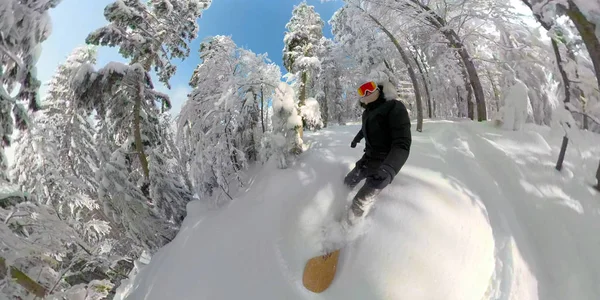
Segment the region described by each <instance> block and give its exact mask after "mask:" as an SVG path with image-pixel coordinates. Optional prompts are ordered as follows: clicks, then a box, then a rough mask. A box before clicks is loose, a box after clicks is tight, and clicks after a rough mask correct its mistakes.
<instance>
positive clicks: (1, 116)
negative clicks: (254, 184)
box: [0, 0, 61, 181]
mask: <svg viewBox="0 0 600 300" xmlns="http://www.w3.org/2000/svg"><path fill="white" fill-rule="evenodd" d="M60 2H61V0H2V1H0V180H4V181H5V180H7V179H8V174H7V168H8V162H7V159H6V157H5V155H4V148H5V147H9V146H10V144H11V136H12V134H13V126H14V125H15V124H16V126H17V128H18V129H20V130H24V129H26V128H27V126H28V124H29V121H28V118H27V109H26V108H25V107H24V106H23V105H22V104H23V103H22V102H24V103H27V106H28V109H29V110H31V111H34V112H35V111H37V110H38V109H39V102H38V101H39V99H38V98H39V96H38V89H39V87H40V81H39V80H38V79H37V75H36V74H37V71H36V67H35V65H36V63H37V60H38V57H39V55H40V45H41V43H42V42H43V41H45V40H46V39H47V38H48V36H50V34H51V24H50V23H51V20H50V15H49V13H48V10H50V9H51V8H54V7H56V6H57V5H58V4H59V3H60ZM17 85H18V86H19V90H18V91H17V93H16V95H13V92H14V89H15V87H16V86H17ZM20 101H22V102H20ZM13 114H14V116H15V119H14V120H13Z"/></svg>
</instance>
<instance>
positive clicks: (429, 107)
mask: <svg viewBox="0 0 600 300" xmlns="http://www.w3.org/2000/svg"><path fill="white" fill-rule="evenodd" d="M415 52H417V49H415ZM413 59H414V61H415V64H416V65H417V68H418V69H419V73H420V74H421V79H422V80H423V86H424V87H425V94H426V95H427V115H428V116H429V118H430V119H431V118H433V114H432V110H431V94H429V85H428V84H427V78H426V77H425V74H424V73H423V68H424V67H423V68H421V65H420V64H419V61H418V60H417V57H416V56H414V55H413Z"/></svg>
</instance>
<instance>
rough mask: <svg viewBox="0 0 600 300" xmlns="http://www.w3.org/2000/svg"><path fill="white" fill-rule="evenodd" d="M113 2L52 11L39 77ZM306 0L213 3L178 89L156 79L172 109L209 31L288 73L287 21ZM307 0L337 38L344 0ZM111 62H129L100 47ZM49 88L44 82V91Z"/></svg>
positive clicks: (83, 2) (72, 4)
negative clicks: (334, 26) (336, 20)
mask: <svg viewBox="0 0 600 300" xmlns="http://www.w3.org/2000/svg"><path fill="white" fill-rule="evenodd" d="M113 1H114V0H63V1H62V2H61V4H60V5H58V7H56V8H55V9H53V10H51V13H50V15H51V17H52V27H53V29H52V35H51V36H50V38H49V39H48V40H47V41H46V42H44V43H43V44H42V46H43V49H42V55H41V56H40V58H39V61H38V64H37V67H38V77H39V79H40V80H41V81H42V83H45V82H47V81H48V80H49V79H50V77H51V76H52V74H53V73H54V71H55V70H56V67H57V66H58V65H59V64H61V63H62V62H63V61H64V60H65V58H66V57H67V56H68V55H69V53H71V51H72V50H73V49H74V48H75V47H77V46H80V45H83V44H84V43H85V38H86V36H87V35H88V34H89V33H90V32H91V31H93V30H94V29H96V28H98V27H100V26H102V25H104V24H106V23H107V22H106V20H105V19H104V16H103V11H104V7H105V6H106V5H107V4H110V3H112V2H113ZM300 2H301V0H213V3H212V5H211V7H210V8H209V9H208V10H206V11H205V12H204V15H203V16H202V18H200V19H199V20H198V23H199V26H200V31H199V33H198V35H199V36H198V38H197V39H196V40H195V41H194V42H193V43H192V47H191V48H192V52H191V53H190V56H189V57H188V58H187V59H186V60H184V61H183V62H182V61H179V60H177V61H175V63H176V64H177V65H178V70H177V73H176V74H175V76H174V77H173V78H172V79H171V82H170V83H171V87H172V89H171V90H170V91H169V90H167V89H166V87H164V86H162V84H160V83H158V82H156V83H155V84H156V85H157V86H158V87H157V89H158V90H160V91H162V92H166V93H167V94H169V95H170V96H171V98H172V99H171V100H172V101H173V109H172V113H173V114H174V115H175V114H178V113H179V110H180V108H181V105H182V104H183V102H184V101H185V100H186V94H187V92H188V91H189V90H190V88H189V86H188V81H189V78H190V76H191V74H192V72H193V70H194V68H195V67H196V66H197V65H198V63H199V62H200V59H199V57H198V47H199V44H200V42H201V41H202V40H203V39H204V38H205V37H207V36H213V35H219V34H220V35H230V36H232V38H233V40H234V41H235V43H236V44H237V45H238V46H240V47H244V48H246V49H251V50H252V51H254V52H256V53H268V54H269V58H270V59H271V60H272V61H273V62H275V63H277V64H278V65H279V66H280V67H281V70H282V73H285V69H284V68H283V65H282V62H281V57H282V49H283V36H284V33H285V24H286V23H287V22H288V21H289V19H290V17H291V13H292V10H293V8H294V5H297V4H299V3H300ZM307 3H308V4H309V5H313V6H315V9H316V11H317V12H318V13H319V14H320V15H321V18H322V19H323V20H324V21H325V23H326V25H325V28H324V30H323V31H324V34H325V35H326V36H329V37H331V27H330V26H329V24H327V21H329V19H330V18H331V16H332V15H333V13H334V12H335V11H336V10H337V9H338V8H339V7H341V6H342V5H343V2H342V1H341V0H336V1H329V2H324V3H321V0H307ZM109 61H120V62H126V61H125V60H124V59H123V58H122V57H121V56H120V55H119V54H118V52H117V49H115V48H108V47H102V48H100V49H99V57H98V65H99V66H102V65H104V64H106V63H107V62H109ZM45 90H46V88H45V87H43V88H42V91H41V92H42V95H43V93H44V92H45Z"/></svg>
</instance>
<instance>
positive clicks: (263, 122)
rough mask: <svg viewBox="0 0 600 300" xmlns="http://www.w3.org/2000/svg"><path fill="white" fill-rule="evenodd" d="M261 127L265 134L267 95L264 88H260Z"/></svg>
mask: <svg viewBox="0 0 600 300" xmlns="http://www.w3.org/2000/svg"><path fill="white" fill-rule="evenodd" d="M260 125H261V126H262V132H263V133H265V93H264V89H263V87H262V86H261V87H260Z"/></svg>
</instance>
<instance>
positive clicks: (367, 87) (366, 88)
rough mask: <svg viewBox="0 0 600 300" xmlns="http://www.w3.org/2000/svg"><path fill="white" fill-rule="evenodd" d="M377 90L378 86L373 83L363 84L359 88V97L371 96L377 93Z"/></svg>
mask: <svg viewBox="0 0 600 300" xmlns="http://www.w3.org/2000/svg"><path fill="white" fill-rule="evenodd" d="M375 90H377V84H376V83H375V82H373V81H369V82H367V83H363V85H361V86H360V87H359V88H358V95H359V96H360V97H365V96H369V95H370V94H371V93H373V92H375Z"/></svg>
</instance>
